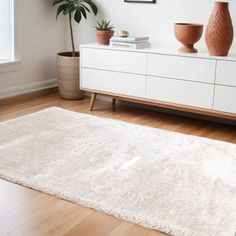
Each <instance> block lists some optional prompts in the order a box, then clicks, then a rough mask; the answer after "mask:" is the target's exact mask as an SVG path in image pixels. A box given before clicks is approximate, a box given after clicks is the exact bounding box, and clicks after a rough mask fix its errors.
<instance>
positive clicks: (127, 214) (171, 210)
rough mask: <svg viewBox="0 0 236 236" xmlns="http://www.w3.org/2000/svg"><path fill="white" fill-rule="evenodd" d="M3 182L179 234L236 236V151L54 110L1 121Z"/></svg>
mask: <svg viewBox="0 0 236 236" xmlns="http://www.w3.org/2000/svg"><path fill="white" fill-rule="evenodd" d="M0 177H1V178H3V179H6V180H9V181H12V182H16V183H19V184H22V185H24V186H28V187H31V188H33V189H36V190H40V191H42V192H45V193H49V194H52V195H55V196H58V197H60V198H63V199H66V200H69V201H72V202H75V203H79V204H82V205H83V206H86V207H91V208H94V209H97V210H98V211H101V212H105V213H108V214H112V215H114V216H116V217H119V218H121V219H125V220H128V221H130V222H133V223H137V224H140V225H143V226H146V227H148V228H152V229H157V230H160V231H163V232H165V233H168V234H171V235H176V236H235V233H236V146H235V145H233V144H229V143H225V142H220V141H213V140H210V139H205V138H199V137H195V136H189V135H183V134H178V133H174V132H168V131H165V130H160V129H154V128H148V127H144V126H140V125H133V124H129V123H125V122H120V121H116V120H109V119H104V118H98V117H95V116H90V115H85V114H80V113H76V112H71V111H67V110H63V109H60V108H50V109H46V110H43V111H40V112H37V113H33V114H31V115H27V116H23V117H20V118H17V119H14V120H10V121H7V122H2V123H0Z"/></svg>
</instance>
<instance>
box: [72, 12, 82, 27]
mask: <svg viewBox="0 0 236 236" xmlns="http://www.w3.org/2000/svg"><path fill="white" fill-rule="evenodd" d="M81 18H82V16H81V11H80V10H77V11H76V12H75V15H74V19H75V21H76V22H77V23H78V24H79V23H80V21H81Z"/></svg>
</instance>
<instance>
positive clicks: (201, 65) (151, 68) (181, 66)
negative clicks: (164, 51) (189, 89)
mask: <svg viewBox="0 0 236 236" xmlns="http://www.w3.org/2000/svg"><path fill="white" fill-rule="evenodd" d="M215 66H216V61H215V60H208V59H199V58H190V57H181V56H166V55H154V54H148V68H147V74H148V75H151V76H160V77H167V78H176V79H182V80H190V81H199V82H205V83H212V84H213V83H214V81H215Z"/></svg>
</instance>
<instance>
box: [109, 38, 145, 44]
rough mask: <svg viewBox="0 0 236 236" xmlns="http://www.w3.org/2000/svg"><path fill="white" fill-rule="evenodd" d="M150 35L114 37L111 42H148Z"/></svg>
mask: <svg viewBox="0 0 236 236" xmlns="http://www.w3.org/2000/svg"><path fill="white" fill-rule="evenodd" d="M148 40H149V37H127V38H123V37H114V36H113V37H112V38H111V42H124V43H143V42H147V41H148Z"/></svg>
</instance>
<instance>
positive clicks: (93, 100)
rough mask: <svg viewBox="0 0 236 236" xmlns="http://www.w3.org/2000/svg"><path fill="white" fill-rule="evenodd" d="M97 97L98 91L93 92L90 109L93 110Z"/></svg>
mask: <svg viewBox="0 0 236 236" xmlns="http://www.w3.org/2000/svg"><path fill="white" fill-rule="evenodd" d="M96 97H97V94H96V93H92V96H91V101H90V111H92V110H93V106H94V103H95V101H96Z"/></svg>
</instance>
